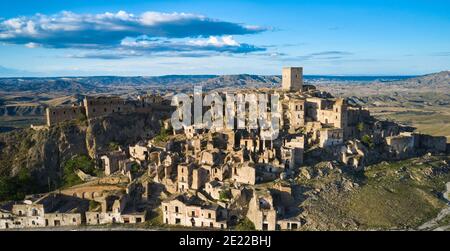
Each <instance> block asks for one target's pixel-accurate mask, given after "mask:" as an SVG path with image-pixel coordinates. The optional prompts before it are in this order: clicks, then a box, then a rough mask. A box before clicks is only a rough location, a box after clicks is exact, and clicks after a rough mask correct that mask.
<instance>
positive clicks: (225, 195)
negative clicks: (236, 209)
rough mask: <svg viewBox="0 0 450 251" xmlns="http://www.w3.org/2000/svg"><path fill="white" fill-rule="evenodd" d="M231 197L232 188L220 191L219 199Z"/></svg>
mask: <svg viewBox="0 0 450 251" xmlns="http://www.w3.org/2000/svg"><path fill="white" fill-rule="evenodd" d="M229 199H231V192H230V190H228V189H227V190H222V191H220V193H219V200H221V201H227V200H229Z"/></svg>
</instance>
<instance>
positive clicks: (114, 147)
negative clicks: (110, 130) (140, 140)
mask: <svg viewBox="0 0 450 251" xmlns="http://www.w3.org/2000/svg"><path fill="white" fill-rule="evenodd" d="M119 147H120V145H119V144H118V143H117V142H110V143H109V145H108V149H109V150H110V151H117V150H119Z"/></svg>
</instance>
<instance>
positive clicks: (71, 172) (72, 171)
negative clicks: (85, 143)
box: [62, 156, 98, 187]
mask: <svg viewBox="0 0 450 251" xmlns="http://www.w3.org/2000/svg"><path fill="white" fill-rule="evenodd" d="M78 169H79V170H81V171H83V172H84V173H86V174H89V175H92V176H97V175H98V171H97V170H96V169H95V164H94V162H93V161H92V160H91V159H90V158H89V157H87V156H74V157H73V158H72V159H70V160H68V161H67V162H66V163H65V165H64V175H63V178H62V186H63V187H70V186H74V185H78V184H80V183H82V180H81V179H80V178H79V177H78V175H77V174H76V170H78Z"/></svg>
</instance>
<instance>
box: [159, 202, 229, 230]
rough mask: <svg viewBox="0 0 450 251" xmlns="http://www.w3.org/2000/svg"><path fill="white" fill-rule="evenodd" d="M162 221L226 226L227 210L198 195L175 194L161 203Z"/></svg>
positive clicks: (221, 227) (187, 224) (224, 227)
mask: <svg viewBox="0 0 450 251" xmlns="http://www.w3.org/2000/svg"><path fill="white" fill-rule="evenodd" d="M161 210H162V212H163V221H164V223H165V224H169V225H181V226H186V227H205V228H218V229H226V228H228V224H227V218H228V212H227V210H226V209H225V208H223V207H221V206H218V205H211V204H205V203H204V202H203V201H201V200H200V199H199V198H198V197H195V196H192V197H188V196H187V195H185V194H182V195H176V196H173V197H170V198H168V199H166V200H164V201H163V202H162V203H161Z"/></svg>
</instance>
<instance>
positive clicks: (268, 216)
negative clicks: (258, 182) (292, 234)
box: [247, 189, 301, 231]
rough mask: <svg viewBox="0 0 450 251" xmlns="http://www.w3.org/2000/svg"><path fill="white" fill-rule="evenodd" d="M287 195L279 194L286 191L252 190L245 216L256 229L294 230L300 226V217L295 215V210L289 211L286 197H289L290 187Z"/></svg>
mask: <svg viewBox="0 0 450 251" xmlns="http://www.w3.org/2000/svg"><path fill="white" fill-rule="evenodd" d="M288 190H289V191H288V192H287V193H288V194H287V196H280V194H283V193H286V192H285V191H283V192H281V193H280V191H278V192H271V191H269V190H265V189H264V190H260V191H258V190H254V191H253V196H252V199H251V200H250V202H249V207H248V211H247V218H248V219H250V221H252V222H253V224H254V225H255V229H256V230H269V231H273V230H295V229H298V228H299V227H300V226H301V221H300V219H299V218H298V217H297V216H295V215H297V214H298V212H296V211H295V210H294V211H292V212H290V211H289V209H292V208H290V207H289V202H288V201H283V200H287V198H286V197H288V198H290V197H291V196H290V193H291V192H290V189H288Z"/></svg>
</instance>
